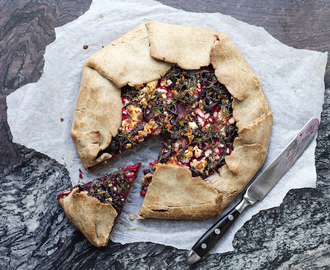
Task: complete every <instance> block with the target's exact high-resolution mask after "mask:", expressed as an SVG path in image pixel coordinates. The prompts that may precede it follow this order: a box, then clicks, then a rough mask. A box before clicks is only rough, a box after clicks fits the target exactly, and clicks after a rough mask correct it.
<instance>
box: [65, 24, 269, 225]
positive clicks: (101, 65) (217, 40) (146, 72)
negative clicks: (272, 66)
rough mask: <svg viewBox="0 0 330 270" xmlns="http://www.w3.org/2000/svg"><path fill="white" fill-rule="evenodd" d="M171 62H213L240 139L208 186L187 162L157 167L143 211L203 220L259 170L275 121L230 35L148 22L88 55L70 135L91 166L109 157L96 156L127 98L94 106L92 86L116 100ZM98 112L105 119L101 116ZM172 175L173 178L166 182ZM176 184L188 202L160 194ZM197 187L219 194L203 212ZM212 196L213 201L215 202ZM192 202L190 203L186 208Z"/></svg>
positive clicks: (183, 65) (172, 192)
mask: <svg viewBox="0 0 330 270" xmlns="http://www.w3.org/2000/svg"><path fill="white" fill-rule="evenodd" d="M169 63H176V64H178V65H179V66H180V67H181V68H184V69H198V68H200V67H201V66H207V65H209V64H210V63H211V64H212V65H213V67H214V69H215V75H216V76H217V78H218V80H219V81H220V82H221V83H222V84H224V85H225V86H226V87H227V89H228V90H229V92H230V93H231V94H232V95H233V97H234V101H233V116H234V119H235V120H236V126H237V128H238V135H239V136H238V137H237V138H236V139H235V141H234V150H233V152H232V153H231V155H230V156H227V157H226V158H225V159H226V165H225V166H223V167H222V168H221V169H220V171H219V174H217V173H215V174H214V175H212V176H210V177H209V178H208V179H207V181H208V183H209V185H207V184H206V182H204V181H203V183H204V184H201V183H202V182H201V180H200V179H199V180H198V181H197V179H195V178H193V177H192V176H191V173H190V171H187V168H183V167H175V168H173V167H172V166H170V165H162V166H160V167H159V168H157V170H156V172H155V174H154V178H153V182H152V184H151V185H150V187H149V190H148V192H147V195H146V198H145V200H144V203H143V206H142V208H141V210H140V212H139V217H140V218H149V217H152V218H189V219H204V218H207V217H211V216H215V215H218V214H220V213H221V211H222V210H223V209H224V208H225V207H226V206H227V205H228V204H229V202H230V201H231V200H232V199H233V198H234V197H235V196H236V195H237V194H239V192H241V191H242V190H243V189H244V187H245V186H246V184H247V183H248V182H249V181H250V180H251V179H252V177H253V176H254V175H255V174H256V172H257V171H258V170H259V169H260V168H261V166H262V164H263V163H264V161H265V159H266V156H267V149H268V145H269V139H270V133H271V128H272V121H273V116H272V112H271V110H270V107H269V105H268V102H267V99H266V97H265V95H264V93H263V90H262V87H261V85H260V82H259V80H258V78H257V77H256V76H255V75H254V73H253V71H252V70H251V68H250V67H249V65H248V64H247V63H246V61H245V60H244V58H243V56H242V55H241V53H240V52H239V50H238V49H237V48H236V46H235V45H234V44H233V43H232V41H231V40H230V39H229V38H228V37H227V36H226V35H224V34H222V33H218V32H215V31H210V30H205V29H197V28H193V27H185V26H177V25H169V24H164V23H158V22H147V23H144V24H141V25H139V26H137V27H136V28H134V29H133V30H131V31H129V32H128V33H127V34H125V35H124V36H122V37H121V38H119V39H118V40H116V41H114V42H112V43H111V44H110V45H108V46H107V47H105V48H104V49H103V50H101V51H100V52H98V53H97V54H95V55H93V56H92V57H90V58H89V59H88V60H87V61H86V63H85V65H84V69H83V77H82V84H81V88H80V93H79V98H78V102H77V107H76V112H75V115H74V122H73V126H72V130H71V134H72V138H73V140H74V142H75V144H76V147H77V151H78V153H79V155H80V157H81V160H82V163H83V165H84V167H85V168H88V167H92V166H94V165H96V164H98V163H100V162H102V161H103V160H106V159H108V158H110V157H111V156H110V155H109V154H103V155H101V156H100V157H98V153H99V151H101V149H105V148H106V146H107V145H109V143H110V141H111V138H112V136H115V135H116V134H117V130H118V128H119V126H120V121H121V107H120V106H121V104H120V106H118V104H117V106H115V107H114V108H111V107H110V106H109V107H107V108H105V111H103V112H100V111H99V110H100V109H97V106H96V104H97V100H100V99H97V100H91V99H93V97H97V98H98V97H101V96H102V94H98V93H92V92H93V91H96V92H98V91H100V93H103V92H104V91H106V92H107V93H109V95H111V98H112V97H114V98H115V99H116V100H118V97H119V96H118V93H119V91H120V90H119V88H120V87H122V86H124V85H125V84H129V85H130V86H136V85H140V84H142V83H146V82H150V81H153V80H156V79H158V78H159V77H160V76H162V75H164V74H165V73H166V72H167V70H168V69H169V68H170V64H169ZM91 70H93V71H91ZM94 73H98V75H96V74H94ZM92 74H94V75H92ZM90 76H95V78H96V77H98V78H99V79H96V80H99V82H96V83H95V82H93V81H92V80H89V79H88V78H89V77H90ZM105 81H109V83H108V84H109V85H108V86H106V88H107V90H104V89H100V88H102V87H101V85H107V83H106V82H105ZM95 85H97V86H100V87H97V86H95ZM87 99H90V103H89V104H90V106H89V107H88V110H87V109H86V111H85V112H84V113H83V114H82V113H81V111H82V108H85V107H84V106H83V105H80V104H84V105H85V104H86V100H87ZM94 101H96V102H94ZM84 102H85V103H84ZM86 108H87V107H86ZM102 108H103V107H102ZM94 113H96V115H102V117H98V118H97V120H96V121H95V119H96V118H95V117H94ZM96 157H98V158H96ZM177 175H182V177H180V178H178V177H177ZM155 179H156V180H155ZM167 179H170V180H171V181H169V182H168V183H166V181H167ZM187 183H189V189H187ZM170 184H171V185H173V186H176V185H177V186H180V184H181V185H182V192H180V194H181V195H180V196H182V198H183V199H182V201H180V203H182V205H179V204H177V202H176V200H178V199H179V198H178V197H177V196H178V195H179V194H178V189H167V192H161V190H162V188H165V186H166V185H170ZM163 185H165V186H163ZM199 189H200V190H203V192H204V191H205V192H210V190H211V189H212V194H213V195H212V196H211V195H210V196H206V197H205V199H204V200H205V202H207V203H205V204H201V205H203V207H204V210H202V206H201V205H199V207H197V205H196V204H194V202H193V201H192V200H191V197H189V196H191V195H189V194H188V195H187V194H186V192H184V191H187V192H188V193H190V192H193V191H192V190H199ZM188 190H189V191H188ZM194 194H195V193H194ZM155 196H158V200H155V198H156V197H155ZM171 196H172V197H171ZM165 198H166V199H165ZM209 198H212V200H211V201H209ZM199 199H201V200H202V198H199ZM185 201H186V202H185ZM187 202H192V204H191V205H190V206H188V203H187ZM189 207H190V208H189ZM214 207H215V208H214ZM188 209H189V210H188ZM205 209H208V210H205ZM210 209H212V210H210ZM156 210H158V211H156ZM160 210H161V211H160Z"/></svg>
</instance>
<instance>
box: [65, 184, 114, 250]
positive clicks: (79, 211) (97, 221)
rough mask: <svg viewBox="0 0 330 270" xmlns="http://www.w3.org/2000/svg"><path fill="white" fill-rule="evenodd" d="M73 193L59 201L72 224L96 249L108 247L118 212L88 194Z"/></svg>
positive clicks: (74, 191) (73, 191)
mask: <svg viewBox="0 0 330 270" xmlns="http://www.w3.org/2000/svg"><path fill="white" fill-rule="evenodd" d="M78 189H79V188H75V189H74V190H72V192H71V193H70V194H69V195H68V196H66V197H64V198H61V199H59V203H60V205H61V206H62V207H63V209H64V210H65V213H66V215H67V216H68V218H69V219H70V220H71V222H72V223H73V224H74V225H76V227H77V228H78V229H79V230H80V231H81V232H82V233H83V235H84V236H85V237H86V238H87V240H88V241H89V242H91V243H92V244H93V245H94V246H96V247H101V246H106V245H107V244H108V241H109V237H110V232H111V230H112V227H113V225H114V221H115V218H116V217H117V211H116V210H115V209H114V208H113V206H112V205H111V204H105V203H101V202H100V201H99V200H98V199H96V198H93V197H91V196H88V195H87V192H78Z"/></svg>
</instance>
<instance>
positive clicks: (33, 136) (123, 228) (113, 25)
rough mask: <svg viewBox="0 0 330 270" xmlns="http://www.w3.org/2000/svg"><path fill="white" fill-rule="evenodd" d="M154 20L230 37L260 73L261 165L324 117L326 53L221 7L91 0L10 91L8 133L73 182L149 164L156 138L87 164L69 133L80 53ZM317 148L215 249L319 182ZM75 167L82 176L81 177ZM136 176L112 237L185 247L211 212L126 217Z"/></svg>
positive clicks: (132, 210) (135, 195)
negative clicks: (292, 43)
mask: <svg viewBox="0 0 330 270" xmlns="http://www.w3.org/2000/svg"><path fill="white" fill-rule="evenodd" d="M150 20H154V21H160V22H165V23H171V24H178V25H186V26H194V27H199V28H206V29H211V30H216V31H219V32H222V33H224V34H226V35H227V36H229V38H230V39H231V40H232V41H233V42H234V43H235V45H236V46H237V47H238V49H239V50H240V51H241V53H242V54H243V56H244V57H245V59H246V61H247V62H248V64H249V65H250V67H251V68H252V70H253V71H254V73H255V74H256V75H257V77H258V78H259V79H260V81H261V85H262V87H263V89H264V92H265V94H266V96H267V99H268V101H269V103H270V107H271V109H272V111H273V114H274V125H273V131H272V135H271V142H270V148H269V154H268V157H267V160H266V163H265V165H264V167H263V168H266V166H267V165H269V164H270V162H271V161H272V160H274V159H275V157H276V156H277V155H278V154H279V153H280V152H281V151H282V149H283V148H284V147H285V146H286V145H287V144H288V143H289V142H290V141H291V139H292V138H293V137H294V136H295V135H296V134H297V133H298V131H299V130H300V129H301V128H302V127H303V126H304V125H305V123H306V122H307V121H308V120H309V119H310V118H312V117H318V118H320V114H321V110H322V104H323V97H324V73H325V66H326V61H327V54H326V53H320V52H316V51H309V50H298V49H294V48H291V47H288V46H286V45H284V44H282V43H281V42H279V41H278V40H276V39H274V38H273V37H272V36H270V35H269V34H268V33H267V32H266V31H265V30H264V29H263V28H260V27H256V26H251V25H249V24H246V23H244V22H240V21H238V20H236V19H233V18H232V17H230V16H226V15H222V14H219V13H211V14H210V13H207V14H206V13H191V12H185V11H182V10H177V9H173V8H170V7H167V6H164V5H162V4H160V3H158V2H154V1H151V0H147V1H146V0H143V1H142V0H126V1H115V0H111V1H101V0H95V1H93V3H92V5H91V7H90V10H89V11H87V12H86V13H85V14H84V15H82V16H81V17H80V18H78V19H77V20H75V21H73V22H70V23H68V24H66V25H64V26H62V27H59V28H57V29H56V40H55V41H54V42H53V43H52V44H50V45H49V46H47V48H46V53H45V56H44V57H45V66H44V73H43V75H42V77H41V78H40V80H39V81H38V82H37V83H32V84H28V85H26V86H24V87H22V88H20V89H18V90H17V91H15V92H14V93H13V94H11V95H10V96H8V98H7V105H8V111H7V113H8V123H9V125H10V128H11V132H12V135H13V141H14V142H15V143H19V144H22V145H25V146H26V147H28V148H33V149H35V150H37V151H39V152H41V153H44V154H46V155H48V156H50V157H51V158H54V159H55V160H57V161H58V162H59V163H61V164H64V165H65V167H66V168H67V169H68V171H69V172H70V177H71V179H72V182H73V184H76V183H78V182H79V181H80V182H87V181H88V180H91V179H93V178H94V177H96V176H99V175H103V174H105V173H106V172H112V171H115V170H117V169H118V168H119V167H122V166H126V165H129V164H134V163H136V162H142V164H143V165H142V169H147V168H149V164H148V162H150V161H154V160H155V159H156V158H157V155H158V152H159V150H160V149H161V146H160V138H153V139H151V140H150V141H147V142H144V143H143V144H141V145H139V146H137V147H135V148H134V149H132V150H129V151H127V152H126V153H125V154H124V155H123V156H122V157H119V158H118V159H117V160H115V161H111V162H109V163H108V164H105V166H102V167H99V168H97V169H95V170H93V171H91V172H86V171H85V170H84V169H83V167H82V165H81V163H80V160H79V157H78V154H77V152H76V149H75V146H74V144H73V142H72V140H71V137H70V128H71V124H72V119H73V113H74V109H75V103H76V100H77V96H78V91H79V85H80V78H81V71H82V66H83V63H84V62H85V60H86V59H87V58H88V57H89V56H91V55H93V54H94V53H96V52H97V51H99V50H100V49H102V46H106V45H107V44H109V43H111V42H112V41H114V40H115V39H117V38H119V37H120V36H122V35H123V34H125V33H126V32H128V31H129V30H131V29H132V28H134V27H135V26H137V25H139V24H141V23H143V22H146V21H150ZM187 38H188V39H189V37H187ZM84 46H85V49H84ZM86 46H88V48H87V49H86ZM315 146H316V142H315V140H314V141H313V143H312V144H311V145H310V146H309V147H308V149H307V150H306V152H305V153H304V154H303V155H302V157H301V158H300V159H299V160H298V161H297V162H296V164H295V165H294V166H293V167H292V169H291V170H290V171H289V172H288V173H287V174H286V175H285V176H284V177H283V178H282V180H281V181H280V182H279V183H278V184H277V185H276V186H275V188H274V189H273V190H272V191H271V192H270V193H269V194H268V195H267V196H266V197H265V199H264V200H263V201H261V202H259V203H257V204H256V205H255V206H253V207H250V208H248V209H247V210H245V211H244V212H243V213H242V215H241V216H240V218H239V220H238V221H237V222H236V223H235V224H234V226H233V227H231V229H230V230H229V231H228V232H227V234H226V235H225V237H224V238H223V239H222V240H221V242H220V243H219V244H218V245H217V247H216V248H215V249H213V250H212V253H220V252H226V251H231V250H233V247H232V239H233V237H234V234H235V233H236V231H237V230H238V229H239V228H241V227H242V225H243V224H244V222H245V221H247V220H249V219H250V218H251V217H252V216H253V215H254V214H256V213H258V212H259V211H260V210H261V209H267V208H270V207H274V206H278V205H279V204H280V203H281V202H282V200H283V198H284V196H285V195H286V193H287V192H288V191H289V190H290V189H294V188H304V187H315V182H316V171H315V165H314V162H315V161H314V150H315ZM79 169H81V171H82V176H83V178H82V179H80V178H79ZM141 171H142V170H141ZM142 177H143V175H142V172H140V174H139V178H138V179H137V180H136V181H135V183H134V185H133V188H132V191H131V194H130V196H129V199H128V201H127V203H126V205H125V207H124V210H123V214H122V216H121V217H120V218H119V220H118V223H117V225H116V227H115V230H114V232H113V234H112V236H111V240H112V241H115V242H120V243H130V242H138V241H144V242H148V241H151V242H154V243H160V244H164V245H170V246H174V247H177V248H179V249H190V248H191V247H192V246H193V244H194V243H195V242H196V241H197V240H198V239H199V237H200V236H202V235H203V233H204V232H205V231H206V230H207V229H208V228H209V227H210V226H211V225H212V224H213V223H214V222H215V221H216V220H217V219H216V218H213V219H208V220H204V221H180V220H153V219H146V220H142V221H138V220H137V219H136V218H135V219H134V220H130V218H129V215H131V214H134V215H135V214H136V213H137V211H138V210H139V209H140V207H141V205H142V201H143V199H142V198H141V197H140V195H139V191H140V187H141V179H142ZM54 199H55V198H54Z"/></svg>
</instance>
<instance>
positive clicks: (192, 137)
mask: <svg viewBox="0 0 330 270" xmlns="http://www.w3.org/2000/svg"><path fill="white" fill-rule="evenodd" d="M121 98H122V103H123V110H122V125H121V127H120V129H119V131H118V135H117V136H116V137H114V138H113V139H112V142H111V143H110V145H109V147H108V148H107V149H105V150H104V151H103V152H107V153H110V154H112V155H113V156H114V157H115V156H116V155H117V154H119V153H121V152H123V151H125V150H127V149H129V148H131V147H133V146H134V145H136V144H138V143H140V142H143V141H145V140H146V139H148V138H150V137H153V136H156V135H159V134H163V136H164V139H163V143H162V150H161V152H160V154H159V156H158V159H157V160H156V161H155V162H153V163H151V166H152V169H153V170H154V169H155V167H157V164H160V163H161V164H173V165H177V166H185V167H188V168H189V169H190V170H191V172H192V175H193V176H200V177H202V178H203V179H205V178H207V177H208V176H209V175H211V174H213V173H214V172H216V171H218V169H219V168H221V167H222V166H223V165H224V164H225V159H224V158H225V156H226V155H230V153H231V152H232V150H233V141H234V138H235V137H236V136H237V128H236V125H235V120H234V118H233V115H232V101H233V97H232V95H231V94H230V93H229V92H228V90H227V89H226V87H225V86H224V85H223V84H221V83H220V82H219V81H218V80H217V77H216V76H215V74H214V69H213V67H212V65H209V66H208V67H203V68H201V69H198V70H183V69H181V68H180V67H178V66H173V67H172V68H171V69H170V70H169V71H168V72H167V73H166V75H165V76H163V77H162V78H161V79H159V80H157V81H152V82H149V83H147V84H144V85H141V86H139V87H130V86H125V87H124V88H122V97H121ZM103 152H102V153H103ZM102 153H100V155H101V154H102ZM151 180H152V172H151V171H150V170H149V171H146V172H145V178H144V179H143V182H142V185H143V187H142V191H141V195H142V196H144V195H145V193H146V190H147V187H148V185H149V184H150V182H151Z"/></svg>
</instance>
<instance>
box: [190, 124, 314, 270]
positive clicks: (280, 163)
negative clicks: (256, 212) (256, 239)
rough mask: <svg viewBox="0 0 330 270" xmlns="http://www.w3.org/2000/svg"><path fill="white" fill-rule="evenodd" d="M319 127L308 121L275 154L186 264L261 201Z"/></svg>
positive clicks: (207, 249)
mask: <svg viewBox="0 0 330 270" xmlns="http://www.w3.org/2000/svg"><path fill="white" fill-rule="evenodd" d="M318 126H319V120H318V119H317V118H312V119H311V120H310V121H309V122H308V123H307V124H306V125H305V126H304V127H303V129H302V130H301V131H300V132H299V133H298V135H297V136H296V137H295V138H294V139H293V140H292V141H291V142H290V143H289V144H288V146H287V147H286V148H285V149H284V150H283V151H282V152H281V154H279V155H278V157H277V158H276V159H275V160H274V161H273V162H272V163H271V164H270V165H269V166H268V167H267V169H266V170H265V171H264V172H263V173H261V174H260V175H259V176H258V177H257V178H256V179H255V180H254V181H253V182H252V183H251V185H250V186H249V187H248V189H247V190H246V192H245V193H244V196H243V199H242V201H241V202H240V203H239V204H238V205H237V206H236V207H234V208H233V209H232V210H231V211H229V213H228V214H227V215H225V216H224V217H223V218H221V219H220V220H219V221H217V222H216V223H215V224H214V225H213V226H212V227H211V228H210V229H209V230H208V231H207V232H206V233H205V234H204V235H203V236H202V237H201V238H200V239H199V240H198V241H197V242H196V244H195V245H194V246H193V247H192V249H191V250H190V251H189V253H188V256H187V263H188V264H193V263H195V262H197V261H198V260H200V259H201V258H203V257H204V256H205V255H206V254H207V253H208V252H209V251H210V250H211V249H212V248H213V247H214V246H215V245H216V244H217V243H218V241H219V240H220V239H221V237H222V236H223V235H224V234H225V233H226V231H227V230H228V229H229V228H230V226H231V225H232V224H233V223H234V222H235V220H236V219H237V218H238V216H239V214H240V213H242V211H243V210H244V209H245V208H246V207H247V206H249V205H253V204H255V203H256V202H257V201H261V200H262V199H263V198H264V197H265V196H266V195H267V194H268V192H269V191H270V190H271V189H272V188H273V187H274V186H275V185H276V184H277V182H278V181H279V180H280V179H281V178H282V177H283V175H284V174H285V173H286V172H287V171H288V170H289V169H290V168H291V167H292V165H293V164H294V163H295V162H296V160H297V159H298V158H299V157H300V156H301V154H302V153H303V152H304V151H305V149H306V148H307V146H308V145H309V144H310V142H311V141H312V140H313V138H314V136H315V134H316V131H317V129H318Z"/></svg>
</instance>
